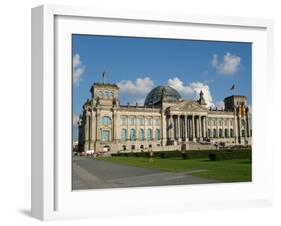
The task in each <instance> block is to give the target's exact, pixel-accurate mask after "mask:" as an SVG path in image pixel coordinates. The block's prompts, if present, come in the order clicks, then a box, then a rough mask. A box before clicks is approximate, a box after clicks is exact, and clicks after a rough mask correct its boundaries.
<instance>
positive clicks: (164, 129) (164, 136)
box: [161, 111, 167, 146]
mask: <svg viewBox="0 0 281 226" xmlns="http://www.w3.org/2000/svg"><path fill="white" fill-rule="evenodd" d="M166 120H167V119H166V116H165V114H164V111H162V112H161V145H162V146H164V145H166V142H167V121H166Z"/></svg>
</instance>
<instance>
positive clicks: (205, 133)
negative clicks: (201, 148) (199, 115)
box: [203, 116, 208, 138]
mask: <svg viewBox="0 0 281 226" xmlns="http://www.w3.org/2000/svg"><path fill="white" fill-rule="evenodd" d="M203 123H204V138H207V137H208V134H207V132H208V131H207V129H208V126H207V116H204V118H203Z"/></svg>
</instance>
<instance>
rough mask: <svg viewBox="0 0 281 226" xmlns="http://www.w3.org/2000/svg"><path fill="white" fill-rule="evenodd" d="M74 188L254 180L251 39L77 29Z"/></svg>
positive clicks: (74, 41) (74, 45) (74, 49)
mask: <svg viewBox="0 0 281 226" xmlns="http://www.w3.org/2000/svg"><path fill="white" fill-rule="evenodd" d="M72 83H73V84H72V114H73V119H72V124H73V125H72V150H71V151H72V156H73V157H72V189H73V190H82V189H105V188H128V187H147V186H164V185H166V186H167V185H188V184H209V183H227V182H251V180H252V161H251V160H252V147H251V144H252V123H251V118H252V107H251V106H252V44H251V43H247V42H223V41H207V40H206V41H205V40H183V39H164V38H142V37H121V36H102V35H80V34H73V35H72Z"/></svg>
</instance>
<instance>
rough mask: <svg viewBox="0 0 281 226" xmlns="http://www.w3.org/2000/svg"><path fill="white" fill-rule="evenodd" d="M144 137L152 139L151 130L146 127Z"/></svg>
mask: <svg viewBox="0 0 281 226" xmlns="http://www.w3.org/2000/svg"><path fill="white" fill-rule="evenodd" d="M146 139H147V140H151V139H152V131H151V129H148V130H147V131H146Z"/></svg>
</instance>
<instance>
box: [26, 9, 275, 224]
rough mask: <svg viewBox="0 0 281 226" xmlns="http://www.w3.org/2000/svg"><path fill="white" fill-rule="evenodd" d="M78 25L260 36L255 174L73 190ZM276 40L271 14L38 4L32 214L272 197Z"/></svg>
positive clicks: (208, 36) (45, 216)
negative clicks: (242, 178) (245, 179)
mask: <svg viewBox="0 0 281 226" xmlns="http://www.w3.org/2000/svg"><path fill="white" fill-rule="evenodd" d="M215 31H216V32H215ZM71 33H86V34H105V35H126V36H141V37H151V36H153V37H162V38H170V37H176V38H183V39H197V40H200V39H204V40H217V41H219V40H221V41H248V42H252V43H253V63H252V66H253V83H252V86H253V109H254V114H253V174H252V178H253V181H252V182H249V183H230V184H224V183H221V184H208V185H184V186H164V187H163V186H162V187H146V188H126V189H104V190H88V191H72V190H71V186H70V185H71V148H70V149H69V147H70V146H71V142H70V141H69V138H70V137H69V134H70V133H71V132H70V131H71V117H72V116H71V98H70V97H71V87H69V85H70V86H71V83H70V82H71V76H68V75H71V69H72V67H71V55H69V54H70V53H71V48H70V49H69V47H70V46H71V36H69V35H70V34H71ZM272 45H273V22H272V21H271V20H265V19H252V18H236V17H221V16H220V17H216V16H199V15H182V14H171V13H161V14H160V13H154V12H132V11H116V10H113V11H110V10H104V9H91V8H80V7H70V6H54V5H44V6H39V7H36V8H34V9H32V186H31V189H32V191H31V192H32V200H31V213H32V216H33V217H36V218H38V219H41V220H57V219H72V218H89V217H99V216H118V215H131V214H146V213H159V212H175V211H176V212H178V211H186V210H197V209H210V208H229V207H231V208H233V207H253V206H261V205H262V206H264V205H271V204H272V202H273V179H272V177H269V176H268V175H269V173H270V172H273V157H272V156H273V150H272V149H269V148H267V147H268V143H267V142H268V139H267V138H266V136H267V134H269V133H268V126H267V124H266V120H264V119H266V118H267V117H268V116H267V111H268V110H267V109H269V108H267V105H269V104H270V101H268V99H269V95H270V93H271V90H272V89H271V87H272V86H273V84H272V83H273V82H272V79H271V78H272V76H273V74H272V68H273V66H272V62H273V46H272ZM261 89H263V91H264V92H259V90H261ZM69 98H70V99H69ZM61 103H64V104H63V107H62V105H61ZM65 134H67V135H65ZM58 137H59V139H58ZM61 150H64V151H61ZM67 150H68V151H67ZM171 194H173V195H172V196H171ZM210 194H212V195H210ZM163 197H165V198H164V199H163Z"/></svg>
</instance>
